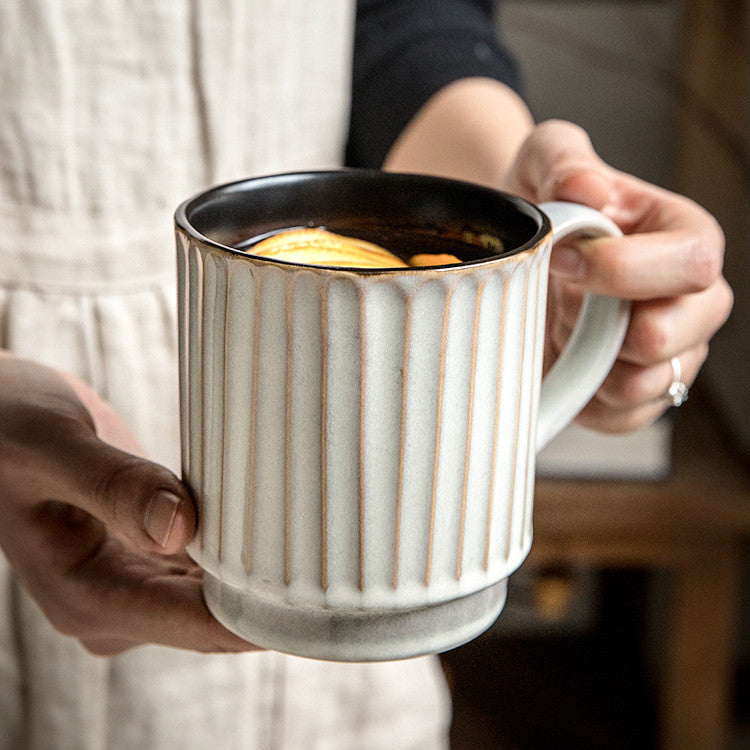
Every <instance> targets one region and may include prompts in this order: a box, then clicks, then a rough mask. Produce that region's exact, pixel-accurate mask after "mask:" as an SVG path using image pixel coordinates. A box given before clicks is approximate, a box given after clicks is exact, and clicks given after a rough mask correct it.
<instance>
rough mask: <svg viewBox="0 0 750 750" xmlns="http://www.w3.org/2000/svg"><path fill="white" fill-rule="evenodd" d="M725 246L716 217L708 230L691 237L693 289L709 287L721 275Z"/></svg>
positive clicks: (700, 289)
mask: <svg viewBox="0 0 750 750" xmlns="http://www.w3.org/2000/svg"><path fill="white" fill-rule="evenodd" d="M723 248H724V234H723V232H722V230H721V228H720V227H719V225H718V224H717V223H716V221H715V220H714V219H712V220H711V226H710V228H709V229H707V230H706V232H704V233H702V234H699V235H696V236H694V237H692V238H691V239H690V245H689V248H688V257H689V263H690V266H691V269H692V276H693V280H694V285H695V286H694V289H693V291H702V290H704V289H708V288H709V287H710V286H711V285H712V284H714V283H715V282H716V281H717V279H718V278H719V277H720V276H721V272H722V268H723V265H724V253H723Z"/></svg>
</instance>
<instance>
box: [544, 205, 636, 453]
mask: <svg viewBox="0 0 750 750" xmlns="http://www.w3.org/2000/svg"><path fill="white" fill-rule="evenodd" d="M539 208H540V209H541V210H542V211H543V212H544V213H545V214H547V216H548V217H549V219H550V221H551V223H552V242H553V243H556V242H558V241H559V240H561V239H563V237H567V236H568V235H571V234H580V235H581V236H583V237H587V238H593V237H602V236H610V237H621V236H622V232H621V231H620V228H619V227H618V226H617V225H616V224H615V223H614V222H613V221H611V220H610V219H608V218H607V217H606V216H604V215H603V214H601V213H599V212H598V211H596V210H594V209H593V208H588V207H587V206H582V205H579V204H577V203H566V202H563V201H552V202H549V203H542V204H540V205H539ZM629 320H630V302H628V301H627V300H622V299H618V298H616V297H603V296H601V295H598V294H588V293H587V294H586V295H585V296H584V299H583V304H582V306H581V311H580V313H579V315H578V320H577V321H576V325H575V328H574V329H573V333H572V334H571V336H570V339H569V340H568V343H567V344H566V345H565V348H564V349H563V351H562V353H561V354H560V356H559V357H558V358H557V361H556V362H555V364H554V365H553V366H552V368H551V369H550V371H549V372H548V373H547V374H546V375H545V377H544V379H543V380H542V388H541V393H540V397H539V419H538V423H537V443H536V447H537V451H539V450H541V449H542V448H543V447H544V446H545V445H547V443H549V441H550V440H552V438H553V437H555V435H557V434H558V433H559V432H560V431H561V430H562V429H563V428H564V427H566V426H567V425H568V424H569V423H570V422H572V421H573V419H574V418H575V416H576V415H577V414H578V412H580V411H581V409H583V407H584V406H585V405H586V404H587V403H588V401H589V400H590V399H591V397H592V396H593V395H594V393H596V391H597V389H598V388H599V386H600V385H601V384H602V382H603V381H604V379H605V378H606V377H607V374H608V373H609V371H610V369H611V367H612V365H613V364H614V362H615V360H616V359H617V354H618V352H619V351H620V347H621V346H622V342H623V339H624V338H625V332H626V330H627V327H628V322H629Z"/></svg>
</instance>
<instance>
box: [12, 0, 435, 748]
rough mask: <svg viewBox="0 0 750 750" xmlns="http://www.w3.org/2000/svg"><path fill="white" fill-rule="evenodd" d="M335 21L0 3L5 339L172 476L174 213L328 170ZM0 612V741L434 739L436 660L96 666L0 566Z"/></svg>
mask: <svg viewBox="0 0 750 750" xmlns="http://www.w3.org/2000/svg"><path fill="white" fill-rule="evenodd" d="M352 23H353V3H351V2H348V1H347V0H315V2H289V0H192V1H191V0H170V1H169V2H147V3H132V2H128V1H127V0H66V2H65V3H60V2H57V0H0V346H2V347H6V348H9V349H12V350H13V351H15V352H16V353H17V354H18V355H19V356H23V357H27V358H30V359H34V360H36V361H40V362H43V363H46V364H49V365H52V366H54V367H56V368H59V369H62V370H66V371H68V372H71V373H74V374H76V375H78V376H80V377H82V378H83V379H85V380H86V381H88V382H89V383H91V384H92V385H93V386H94V387H95V388H96V389H97V390H98V391H99V392H100V393H101V394H102V395H103V396H104V397H105V398H107V399H108V400H109V401H110V402H111V403H112V404H113V405H114V406H115V408H116V409H117V411H118V412H119V414H120V415H121V416H122V417H123V418H124V420H125V422H126V423H127V424H128V425H129V427H130V428H131V430H132V431H133V433H134V434H135V436H136V437H137V438H138V440H139V441H140V443H141V445H142V446H143V447H144V449H145V451H146V453H147V454H148V455H149V456H150V457H151V458H152V459H153V460H155V461H159V462H161V463H163V464H164V465H166V466H168V467H169V468H171V469H172V470H173V471H175V472H177V473H179V443H178V440H179V438H178V396H177V372H178V368H177V343H176V323H175V302H176V300H175V261H174V247H173V245H174V240H173V237H172V212H173V210H174V208H175V207H176V205H177V204H178V203H179V202H180V201H182V200H183V199H185V198H187V197H189V196H190V195H192V194H194V193H196V192H198V191H199V190H201V189H203V188H205V187H207V186H208V185H211V184H215V183H218V182H223V181H226V180H231V179H235V178H236V179H239V178H242V177H247V176H251V175H257V174H261V173H270V172H281V171H289V170H293V169H310V168H327V167H332V166H336V165H338V164H340V163H341V160H342V157H343V150H344V142H345V137H346V124H347V117H348V93H347V91H348V86H349V76H350V68H349V65H350V63H349V58H350V51H351V34H352ZM321 48H323V49H324V52H323V54H321ZM0 599H1V600H2V602H1V603H0V685H2V689H0V748H3V749H4V748H19V749H22V750H42V749H45V750H46V749H49V750H105V749H106V750H129V749H130V748H149V749H151V750H162V749H169V748H175V749H176V748H180V749H181V750H190V749H192V748H195V749H196V750H198V749H201V750H202V749H204V748H212V747H215V748H222V749H227V750H231V749H233V748H253V749H254V750H255V749H258V750H260V749H264V748H273V749H275V750H281V749H289V750H293V749H294V750H296V749H297V748H304V749H305V750H339V749H341V750H357V749H358V748H361V749H362V750H369V749H370V748H372V749H373V750H376V749H377V750H380V749H381V748H394V749H398V748H405V749H406V748H408V749H414V750H422V749H424V750H428V749H430V750H432V749H433V748H443V747H446V743H447V740H446V732H447V725H448V721H449V705H448V698H447V693H446V690H445V686H444V683H443V680H442V675H441V673H440V668H439V665H438V663H437V661H436V660H434V659H415V660H410V661H404V662H394V663H388V664H369V665H357V664H349V665H345V664H331V663H323V662H316V661H312V660H304V659H296V658H293V657H287V656H283V655H280V654H277V653H271V652H268V653H258V654H246V655H201V654H193V653H188V652H181V651H176V650H171V649H166V648H162V647H156V646H148V647H142V648H139V649H135V650H133V651H130V652H127V653H125V654H123V655H120V656H117V657H114V658H108V659H103V658H99V657H94V656H92V655H90V654H89V653H88V652H86V651H85V650H84V649H83V648H82V647H81V646H80V645H79V644H78V642H77V641H75V640H72V639H70V638H67V637H65V636H62V635H60V634H59V633H57V632H56V631H55V630H54V629H53V628H52V627H51V626H50V625H49V623H48V622H47V620H46V619H45V617H44V616H43V615H42V613H41V612H40V610H39V609H38V607H37V605H36V604H35V603H34V601H33V600H31V599H30V597H28V595H27V594H26V593H25V591H24V589H23V587H22V586H21V585H20V584H19V582H18V581H17V579H16V578H15V576H14V574H13V571H12V570H11V569H10V568H9V566H8V565H7V563H6V562H5V560H4V558H2V557H0Z"/></svg>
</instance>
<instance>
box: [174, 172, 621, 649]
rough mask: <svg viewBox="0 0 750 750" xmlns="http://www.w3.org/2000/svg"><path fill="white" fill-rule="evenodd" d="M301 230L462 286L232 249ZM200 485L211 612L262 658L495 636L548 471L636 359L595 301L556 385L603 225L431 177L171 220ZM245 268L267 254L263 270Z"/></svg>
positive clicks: (570, 211) (270, 186)
mask: <svg viewBox="0 0 750 750" xmlns="http://www.w3.org/2000/svg"><path fill="white" fill-rule="evenodd" d="M303 226H316V227H317V226H324V227H326V228H327V229H330V230H332V231H334V232H340V233H342V234H348V235H354V236H358V237H361V238H364V239H370V240H373V241H375V242H378V243H379V244H382V245H385V246H386V247H387V248H388V249H390V250H394V251H396V252H398V253H405V254H413V253H416V252H423V251H425V250H428V251H429V250H430V249H432V248H436V247H437V248H443V246H444V245H445V243H449V244H450V247H451V252H453V253H454V254H457V255H458V257H459V258H460V259H461V262H460V263H456V264H452V265H447V266H441V267H423V268H400V269H351V268H321V267H315V266H309V265H296V264H294V263H288V262H284V261H279V260H272V259H268V258H259V257H254V256H253V255H252V254H251V253H249V252H246V251H244V250H242V249H238V247H237V246H238V245H240V244H241V243H243V242H245V241H246V240H248V239H249V238H253V237H261V236H264V235H268V233H271V232H274V231H277V230H280V229H285V228H290V227H303ZM176 232H177V256H178V272H179V277H178V281H179V327H180V339H179V341H180V368H181V409H182V413H181V422H182V451H183V472H184V479H185V481H186V483H187V485H188V486H189V487H190V489H191V491H192V492H193V494H194V497H195V500H196V503H197V506H198V512H199V528H198V532H197V535H196V538H195V540H194V541H193V542H192V543H191V546H190V548H189V552H190V554H191V555H192V556H193V557H194V558H195V560H196V561H197V562H198V563H199V564H200V565H201V567H202V568H203V569H204V571H205V577H204V596H205V600H206V603H207V605H208V607H209V608H210V610H211V611H212V612H213V613H214V615H215V616H216V617H217V618H218V619H219V620H220V621H221V622H222V623H224V624H225V625H226V626H227V627H228V628H230V629H231V630H233V631H235V632H236V633H238V634H239V635H241V636H243V637H244V638H246V639H247V640H249V641H251V642H253V643H255V644H258V645H260V646H263V647H267V648H273V649H277V650H280V651H285V652H289V653H293V654H298V655H302V656H308V657H313V658H319V659H331V660H341V661H360V660H386V659H397V658H406V657H410V656H415V655H418V654H423V653H428V652H437V651H441V650H445V649H448V648H452V647H454V646H457V645H459V644H461V643H463V642H465V641H467V640H469V639H471V638H473V637H474V636H476V635H478V634H479V633H480V632H482V631H483V630H484V629H486V628H487V627H488V626H489V625H490V624H491V623H492V622H493V621H494V620H495V618H496V617H497V615H498V614H499V612H500V610H501V609H502V607H503V604H504V602H505V594H506V579H507V578H508V576H509V575H510V573H511V572H512V571H513V570H515V569H516V568H517V567H518V566H519V565H520V563H521V562H522V560H523V559H524V557H525V555H526V554H527V552H528V550H529V547H530V545H531V536H532V498H533V488H534V466H535V454H536V451H537V450H538V448H540V447H541V446H542V445H543V444H545V443H546V442H547V441H548V440H549V439H550V438H551V437H553V436H554V434H556V433H557V432H558V431H559V430H560V429H561V428H562V427H563V426H565V425H566V424H567V423H568V422H569V421H571V420H572V419H573V417H574V416H575V415H576V413H577V412H578V411H579V410H580V409H581V408H582V407H583V405H584V404H585V403H586V402H587V401H588V400H589V398H590V397H591V396H592V394H593V393H594V392H595V390H596V389H597V388H598V386H599V385H600V383H601V381H602V380H603V379H604V377H605V376H606V374H607V372H608V371H609V368H610V367H611V365H612V363H613V361H614V359H615V357H616V355H617V352H618V351H619V348H620V344H621V342H622V339H623V336H624V333H625V329H626V326H627V321H628V306H627V304H626V303H625V302H623V301H621V300H616V299H612V298H604V297H595V296H589V297H588V298H587V299H586V301H585V302H584V306H583V309H582V312H581V314H580V316H579V321H578V324H577V327H576V330H575V332H574V334H573V336H572V338H571V340H570V342H569V344H568V346H567V348H566V350H565V351H564V352H563V354H562V355H561V357H560V358H559V360H558V361H557V363H556V365H555V366H554V367H553V369H552V370H551V371H550V372H549V373H548V374H547V376H546V377H545V378H544V380H542V354H543V337H544V323H545V309H546V290H547V273H548V261H549V254H550V249H551V246H552V242H553V240H556V239H558V238H560V237H562V236H565V235H568V234H571V233H584V234H586V235H590V236H596V235H617V234H619V230H618V229H617V227H616V226H615V225H614V224H613V223H612V222H610V221H609V220H608V219H607V218H605V217H604V216H602V215H601V214H599V213H597V212H595V211H593V210H591V209H587V208H584V207H581V206H577V205H573V204H565V203H550V204H546V205H543V206H541V207H540V208H537V207H536V206H534V205H532V204H530V203H527V202H526V201H523V200H521V199H519V198H516V197H513V196H509V195H505V194H502V193H500V192H497V191H494V190H491V189H487V188H483V187H478V186H474V185H469V184H466V183H461V182H454V181H450V180H444V179H439V178H432V177H421V176H410V175H396V174H386V173H382V172H374V171H372V172H371V171H358V170H351V171H338V172H317V173H303V174H290V175H277V176H271V177H262V178H257V179H250V180H246V181H242V182H237V183H233V184H229V185H223V186H220V187H217V188H214V189H212V190H209V191H208V192H206V193H203V194H202V195H199V196H197V197H195V198H193V199H191V200H189V201H187V202H185V203H184V204H183V205H182V206H180V207H179V209H178V210H177V213H176ZM250 251H252V248H250Z"/></svg>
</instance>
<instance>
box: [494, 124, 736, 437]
mask: <svg viewBox="0 0 750 750" xmlns="http://www.w3.org/2000/svg"><path fill="white" fill-rule="evenodd" d="M503 187H504V188H505V189H506V190H508V191H510V192H513V193H516V194H518V195H521V196H523V197H525V198H527V199H528V200H531V201H533V202H535V203H540V202H543V201H551V200H568V201H574V202H577V203H583V204H585V205H588V206H591V207H592V208H596V209H598V210H600V211H601V212H602V213H604V214H606V215H607V216H609V217H610V218H611V219H612V220H614V221H615V222H616V223H617V224H618V225H619V226H620V228H621V229H622V230H623V232H624V233H625V234H626V235H627V236H626V237H624V238H622V239H612V238H606V239H605V238H603V239H596V240H588V241H585V242H580V243H578V244H576V245H573V244H570V243H561V246H559V247H556V248H555V250H554V251H553V253H552V259H551V275H550V290H549V305H548V326H547V328H548V330H547V357H548V361H551V360H552V359H554V358H555V357H556V356H557V355H558V354H559V353H560V351H561V350H562V347H563V346H564V344H565V342H566V341H567V338H568V336H569V335H570V332H571V330H572V327H573V325H574V323H575V318H576V315H577V311H578V306H579V304H580V299H581V295H582V293H583V292H584V291H590V292H596V293H598V294H604V295H611V296H616V297H623V298H625V299H630V300H633V310H632V318H631V321H630V326H629V328H628V331H627V335H626V337H625V341H624V343H623V346H622V349H621V351H620V354H619V356H618V359H617V361H616V363H615V365H614V367H613V368H612V371H611V372H610V374H609V376H608V377H607V379H606V380H605V381H604V383H603V384H602V386H601V388H600V389H599V391H598V392H597V394H596V395H595V397H594V398H593V399H592V401H591V402H590V403H589V404H588V406H586V408H585V409H584V410H583V412H582V413H581V414H580V415H579V417H578V419H577V421H578V422H579V423H580V424H583V425H585V426H587V427H591V428H593V429H598V430H601V431H605V432H625V431H630V430H633V429H636V428H638V427H641V426H644V425H646V424H648V423H649V422H651V421H653V420H654V419H656V418H657V417H658V416H659V415H660V414H661V413H662V412H663V411H664V410H665V409H666V408H667V406H668V405H669V401H668V399H667V398H666V394H667V391H668V389H669V386H670V384H671V383H672V381H673V371H672V365H671V359H672V358H673V357H678V358H679V361H680V365H681V371H682V380H683V381H684V382H685V383H687V384H688V385H689V384H691V383H692V382H693V380H694V379H695V376H696V375H697V373H698V370H699V369H700V367H701V365H702V364H703V362H704V360H705V358H706V355H707V354H708V342H709V339H710V338H711V337H712V336H713V335H714V333H716V331H717V330H718V329H719V328H720V327H721V326H722V325H723V324H724V322H725V321H726V319H727V317H728V316H729V312H730V310H731V308H732V302H733V296H732V292H731V290H730V288H729V285H728V284H727V282H726V281H725V279H724V278H723V276H722V263H723V255H724V236H723V233H722V231H721V229H720V228H719V226H718V225H717V223H716V221H715V220H714V219H713V217H712V216H711V215H710V214H708V213H707V212H706V211H704V210H703V209H702V208H700V207H699V206H698V205H696V204H695V203H693V202H692V201H690V200H688V199H687V198H684V197H682V196H679V195H676V194H674V193H670V192H668V191H666V190H663V189H661V188H658V187H656V186H654V185H650V184H648V183H645V182H643V181H641V180H639V179H637V178H635V177H632V176H630V175H626V174H623V173H622V172H618V171H617V170H615V169H613V168H612V167H610V166H608V165H607V164H605V163H604V162H603V161H601V159H600V158H599V157H598V156H597V155H596V153H595V152H594V150H593V148H592V146H591V143H590V141H589V138H588V136H587V135H586V133H585V132H584V131H583V130H581V129H580V128H579V127H577V126H575V125H572V124H571V123H568V122H560V121H550V122H546V123H542V124H541V125H539V126H537V127H536V128H535V129H534V130H533V131H532V133H531V135H530V136H529V137H528V138H527V139H526V141H525V142H524V144H523V145H522V147H521V149H520V151H519V152H518V156H517V158H516V161H515V164H514V165H513V167H512V168H511V170H510V172H509V174H508V178H507V180H506V183H505V185H504V186H503Z"/></svg>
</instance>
